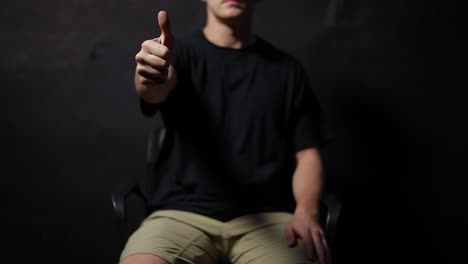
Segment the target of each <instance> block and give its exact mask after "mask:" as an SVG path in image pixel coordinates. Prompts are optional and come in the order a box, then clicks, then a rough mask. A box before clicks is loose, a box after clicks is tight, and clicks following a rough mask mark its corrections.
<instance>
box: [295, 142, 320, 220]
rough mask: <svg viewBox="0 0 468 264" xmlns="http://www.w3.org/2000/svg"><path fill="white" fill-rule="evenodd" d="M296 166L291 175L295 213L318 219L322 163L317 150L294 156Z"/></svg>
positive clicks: (309, 150)
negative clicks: (298, 212)
mask: <svg viewBox="0 0 468 264" xmlns="http://www.w3.org/2000/svg"><path fill="white" fill-rule="evenodd" d="M296 160H297V166H296V170H295V172H294V175H293V182H292V187H293V193H294V198H295V199H296V211H302V212H305V213H306V214H307V215H310V216H311V217H318V214H319V199H320V193H321V190H322V162H321V159H320V154H319V152H318V150H317V149H315V148H313V149H312V148H311V149H306V150H302V151H300V152H298V153H297V155H296Z"/></svg>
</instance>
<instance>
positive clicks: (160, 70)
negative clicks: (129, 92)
mask: <svg viewBox="0 0 468 264" xmlns="http://www.w3.org/2000/svg"><path fill="white" fill-rule="evenodd" d="M158 25H159V28H160V29H161V35H160V36H159V37H157V38H155V39H150V40H146V41H144V42H143V43H142V44H141V50H140V51H139V52H138V53H137V54H136V56H135V61H136V63H137V66H136V71H135V85H136V88H137V91H138V93H139V94H140V95H142V93H147V92H146V90H147V88H153V87H161V86H164V84H167V83H173V82H168V80H170V79H174V78H175V76H174V69H173V67H172V66H171V65H170V62H169V58H170V52H171V50H172V48H173V47H174V39H173V36H172V32H171V25H170V22H169V17H168V15H167V13H166V12H165V11H160V12H159V13H158ZM166 90H167V89H166ZM160 92H161V91H160ZM160 92H159V93H160ZM152 97H154V96H152ZM152 101H155V100H152ZM156 101H159V100H156Z"/></svg>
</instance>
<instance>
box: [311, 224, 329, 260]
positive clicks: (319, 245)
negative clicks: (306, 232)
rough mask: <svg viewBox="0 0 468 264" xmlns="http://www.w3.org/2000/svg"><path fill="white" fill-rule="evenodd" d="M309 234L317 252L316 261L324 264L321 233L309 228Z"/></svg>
mask: <svg viewBox="0 0 468 264" xmlns="http://www.w3.org/2000/svg"><path fill="white" fill-rule="evenodd" d="M310 234H311V236H312V240H313V243H314V248H315V253H316V254H317V257H318V261H319V263H320V264H326V262H325V253H324V249H323V245H322V239H321V235H320V233H319V232H318V231H314V230H311V231H310Z"/></svg>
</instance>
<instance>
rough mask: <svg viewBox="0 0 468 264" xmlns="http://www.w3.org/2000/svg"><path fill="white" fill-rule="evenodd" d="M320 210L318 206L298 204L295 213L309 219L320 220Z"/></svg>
mask: <svg viewBox="0 0 468 264" xmlns="http://www.w3.org/2000/svg"><path fill="white" fill-rule="evenodd" d="M319 213H320V212H319V209H318V204H317V205H315V204H313V205H312V204H309V205H305V204H297V205H296V210H295V211H294V214H302V215H307V216H308V217H310V218H312V219H314V220H317V219H318V218H319Z"/></svg>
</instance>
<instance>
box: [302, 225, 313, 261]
mask: <svg viewBox="0 0 468 264" xmlns="http://www.w3.org/2000/svg"><path fill="white" fill-rule="evenodd" d="M300 237H301V238H302V241H303V243H304V249H305V253H306V256H307V257H308V258H310V259H315V252H314V242H313V240H312V237H311V235H310V232H308V231H306V232H304V234H300Z"/></svg>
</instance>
